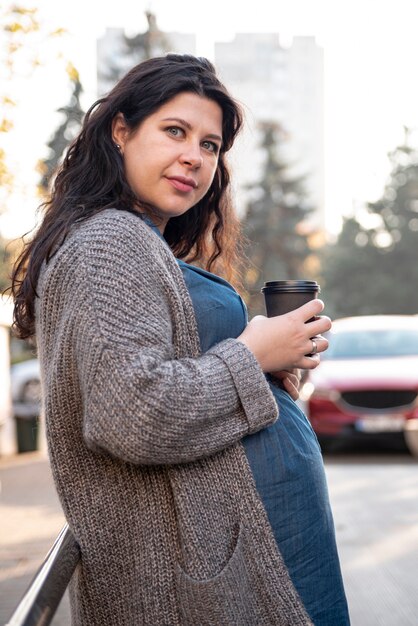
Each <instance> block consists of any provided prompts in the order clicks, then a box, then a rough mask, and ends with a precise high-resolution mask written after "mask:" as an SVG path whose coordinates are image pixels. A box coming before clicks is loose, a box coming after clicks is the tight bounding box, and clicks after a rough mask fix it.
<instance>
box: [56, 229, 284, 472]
mask: <svg viewBox="0 0 418 626" xmlns="http://www.w3.org/2000/svg"><path fill="white" fill-rule="evenodd" d="M132 219H133V220H136V222H138V221H139V220H138V219H137V218H132V217H131V218H130V220H127V221H126V222H123V226H122V227H120V225H119V223H118V228H114V226H115V225H114V224H113V229H112V236H111V237H109V236H108V234H107V233H106V229H104V230H103V229H102V230H100V231H98V232H96V233H95V234H94V236H93V237H91V238H90V239H88V238H87V240H85V241H84V242H83V244H82V245H81V247H80V248H79V254H80V255H81V256H80V259H81V262H80V273H79V276H78V280H77V281H70V283H69V284H70V287H69V288H70V289H74V290H77V293H74V294H73V296H74V297H73V298H72V297H71V294H67V298H66V301H67V302H68V303H70V302H72V301H73V302H74V306H73V309H72V311H71V316H70V318H71V320H72V327H73V337H74V340H73V341H75V345H76V349H75V354H76V358H77V366H78V370H79V373H78V377H79V380H80V389H81V393H82V404H83V407H84V415H83V431H84V439H85V441H86V443H87V445H88V446H89V447H91V448H92V449H94V450H97V451H102V452H106V453H109V454H111V455H113V456H116V457H118V458H121V459H123V460H125V461H128V462H131V463H135V464H151V465H153V464H175V463H184V462H190V461H193V460H197V459H199V458H202V457H205V456H209V455H211V454H214V453H216V452H218V451H220V450H222V449H224V448H225V447H227V446H231V445H233V444H235V443H236V442H238V441H239V440H240V439H241V438H242V437H243V436H245V435H247V434H249V433H252V432H256V431H258V430H260V429H261V428H264V427H265V426H267V425H269V424H271V423H272V422H274V421H275V419H276V418H277V414H278V408H277V404H276V402H275V400H274V397H273V395H272V393H271V391H270V388H269V385H268V383H267V381H266V378H265V376H264V374H263V372H262V370H261V368H260V367H259V365H258V362H257V361H256V359H255V357H254V355H253V354H252V352H251V351H250V350H249V349H248V348H247V347H246V346H244V344H242V343H241V342H239V341H238V340H236V339H227V340H226V341H223V342H221V343H219V344H218V345H216V346H214V347H213V348H212V349H211V350H209V351H208V352H207V353H205V354H203V355H200V356H196V357H182V356H181V355H180V356H179V355H178V354H177V353H176V348H175V346H176V345H177V344H178V343H179V335H184V337H187V328H186V327H185V325H184V317H185V312H184V301H183V300H182V296H181V293H180V292H179V289H178V287H177V288H176V280H177V281H178V280H179V278H178V277H176V276H175V275H173V274H175V272H178V275H179V276H180V281H182V277H181V272H180V270H179V269H178V267H177V263H176V262H175V259H174V257H173V264H172V266H171V267H170V257H171V256H172V254H171V252H170V251H169V250H168V249H167V250H166V251H165V244H164V243H162V242H160V241H157V238H156V237H155V235H154V234H151V233H150V232H149V233H148V232H147V230H146V229H147V227H144V226H143V225H141V226H140V227H137V228H136V229H135V228H134V229H132V228H131V229H130V230H129V229H127V228H126V224H128V226H129V223H130V222H131V221H132ZM134 225H136V223H135V224H134ZM138 229H139V230H141V232H139V233H138ZM148 230H149V229H148ZM164 253H165V257H164ZM71 284H72V287H71ZM68 296H69V297H68ZM183 297H184V294H183ZM67 306H69V304H68V305H67ZM183 341H184V338H183ZM180 343H181V342H180Z"/></svg>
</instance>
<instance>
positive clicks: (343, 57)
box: [0, 0, 418, 626]
mask: <svg viewBox="0 0 418 626" xmlns="http://www.w3.org/2000/svg"><path fill="white" fill-rule="evenodd" d="M417 19H418V7H417V6H416V3H415V2H414V0H397V1H396V2H395V0H380V1H379V0H350V2H348V0H343V1H342V2H338V3H335V2H332V0H316V1H315V2H311V1H310V0H277V1H276V2H274V3H271V2H269V1H268V0H258V2H257V3H256V4H254V3H233V2H229V3H226V2H221V1H220V0H212V2H211V3H198V4H197V3H193V2H190V0H176V2H172V1H170V0H154V1H148V2H145V1H144V2H135V3H133V2H132V1H129V0H119V2H117V3H107V2H105V3H98V2H89V3H86V2H82V1H81V0H72V2H71V3H58V2H53V1H52V0H27V1H20V2H19V1H17V2H7V0H2V2H1V3H0V81H1V89H0V290H5V289H7V287H8V286H9V283H10V278H9V277H10V271H11V266H12V263H13V260H14V259H15V258H16V255H17V254H18V253H19V251H20V250H21V246H22V242H23V240H24V237H25V235H26V236H30V231H31V230H32V229H33V228H34V227H36V223H37V220H38V219H39V216H40V214H39V212H38V211H37V207H38V206H39V205H40V204H41V202H42V201H43V200H44V199H45V198H46V195H47V193H48V188H49V185H50V184H51V180H53V176H54V172H55V169H56V167H57V166H58V165H59V164H60V162H61V160H62V158H63V155H64V153H65V150H66V148H67V147H68V145H69V143H70V142H71V140H72V139H73V138H74V136H75V135H76V134H77V132H78V130H79V129H80V124H81V121H82V118H83V115H84V113H85V111H86V110H87V109H88V108H89V107H90V106H91V104H92V103H93V102H94V101H95V100H96V99H97V98H99V97H100V96H102V95H103V94H105V93H106V92H107V91H108V90H109V89H110V88H111V87H112V85H113V84H114V83H115V82H116V80H117V79H118V78H119V77H120V76H122V75H123V74H124V73H125V71H126V70H127V69H129V68H130V67H131V66H132V65H134V64H135V63H137V62H139V61H141V60H143V59H145V58H149V57H152V56H157V55H160V54H164V53H166V52H168V51H176V52H182V53H192V54H198V55H203V56H207V57H208V58H210V59H211V60H212V61H213V62H214V63H215V65H216V67H217V69H218V72H219V74H220V76H221V78H222V79H223V81H224V82H225V83H226V85H227V86H228V87H229V89H230V91H231V92H232V94H233V95H234V96H235V97H236V98H237V99H238V100H239V101H240V102H241V104H242V106H243V108H244V112H245V117H246V127H245V129H244V131H243V133H242V135H241V137H240V138H239V139H238V141H237V142H236V145H235V146H234V148H233V150H232V152H231V156H230V160H231V166H232V170H233V181H234V197H235V203H236V208H237V211H238V214H239V216H240V218H241V220H242V224H243V228H244V233H245V235H246V237H247V239H248V243H247V245H246V255H247V260H248V263H246V265H245V268H244V290H243V294H244V296H245V299H246V301H247V304H248V307H249V312H250V315H254V314H257V313H264V307H263V302H262V299H261V294H260V289H261V286H262V285H263V283H264V281H267V280H279V279H288V278H291V279H297V278H307V279H314V280H317V281H318V282H319V283H320V285H321V298H322V299H323V300H324V301H325V303H326V310H325V312H326V313H327V314H328V315H330V316H331V317H332V318H334V319H340V318H349V321H348V322H347V321H346V322H344V323H343V324H342V325H338V324H336V326H335V327H336V330H335V331H334V337H332V336H331V339H333V338H336V339H338V341H339V343H337V342H336V343H335V345H338V346H340V345H341V346H342V345H343V344H344V338H346V337H349V346H350V350H348V351H347V350H342V352H340V353H339V352H338V350H336V351H335V353H334V354H333V355H331V353H330V357H329V359H328V362H324V364H323V367H322V364H321V366H320V367H319V368H318V371H317V378H312V377H311V378H309V377H308V376H307V375H305V376H304V379H303V387H302V397H301V401H300V402H301V404H302V405H303V407H304V408H305V409H306V412H307V414H308V416H309V418H310V419H311V422H312V424H313V426H314V428H315V430H316V432H317V434H318V437H319V438H320V440H321V443H322V445H323V450H324V453H325V451H326V454H325V457H324V458H325V464H326V470H327V474H328V479H329V483H330V490H331V498H332V501H333V506H334V511H335V516H336V525H337V537H338V540H339V544H340V550H341V555H342V564H343V573H344V575H345V578H346V582H347V585H348V593H349V599H350V603H351V604H352V607H353V608H352V615H353V624H357V625H358V626H368V625H374V624H385V625H388V626H397V625H398V624H399V625H401V624H402V625H405V624H406V625H407V624H416V612H417V609H418V601H417V600H416V598H418V594H417V590H416V585H415V583H414V582H413V579H414V576H415V575H413V574H412V572H413V570H414V571H416V567H417V566H418V553H417V551H418V504H417V503H418V499H417V496H418V493H417V491H418V487H417V480H416V455H418V443H417V432H418V429H417V427H416V424H417V423H418V400H417V396H418V347H417V346H418V317H417V314H418V288H417V286H418V82H417V81H416V78H415V77H416V63H417V59H418V37H417V36H416V23H417ZM28 233H29V234H28ZM11 309H12V305H11V302H10V300H9V299H8V298H7V293H6V294H5V295H3V296H2V297H1V301H0V476H2V482H3V491H2V495H1V498H2V499H1V500H0V510H3V513H4V515H3V516H2V519H3V521H2V522H0V537H2V539H0V542H1V544H0V550H1V552H0V565H1V566H2V573H0V601H1V600H2V599H3V598H6V597H7V598H8V604H7V606H6V609H5V613H7V611H9V613H10V611H11V609H12V608H13V607H12V604H13V603H14V601H15V600H16V599H18V598H17V595H18V593H19V592H20V591H23V588H24V585H25V584H27V582H28V578H29V579H30V575H31V574H32V573H33V571H34V569H35V567H36V565H37V563H39V561H40V559H41V557H42V555H43V551H45V550H46V549H47V547H48V545H49V543H50V542H51V541H52V539H53V537H54V534H56V532H57V531H58V530H59V524H60V523H61V522H62V521H63V518H62V514H61V511H60V507H59V504H58V502H57V501H56V497H55V495H54V491H53V487H52V483H51V480H50V474H49V467H48V463H47V459H46V452H45V439H44V435H43V428H42V420H41V419H39V406H40V382H39V365H38V362H37V359H36V352H35V349H34V346H32V345H30V344H28V343H25V342H21V341H18V340H16V339H15V338H13V336H12V334H11V331H10V325H11V318H12V310H11ZM389 315H390V316H393V317H391V320H390V323H389V324H386V322H387V321H388V316H389ZM370 316H372V317H370ZM381 316H384V320H383V321H382V319H381ZM378 318H379V319H378ZM379 320H380V321H379ZM374 330H375V331H376V332H377V331H379V333H380V334H379V336H378V340H377V341H376V342H375V344H374V347H373V348H370V351H369V352H368V351H367V350H365V349H364V345H365V342H364V340H363V339H362V340H361V341H357V340H356V337H357V335H356V333H359V335H358V336H359V337H361V338H364V337H365V336H368V337H369V336H370V334H371V333H372V332H373V331H374ZM353 333H354V334H353ZM365 333H366V335H365ZM337 334H338V335H339V337H338V338H337ZM395 344H396V347H395V348H394V345H395ZM354 345H358V346H359V347H358V349H357V350H355V349H352V347H353V346H354ZM376 346H377V347H376ZM321 368H322V369H321ZM336 372H338V375H336ZM330 415H332V419H331V418H330ZM371 504H373V506H371ZM47 518H48V520H49V524H48V523H47V522H46V521H45V520H46V519H47ZM383 519H384V520H385V522H384V523H382V520H383ZM45 524H47V525H46V526H45ZM2 525H3V526H2ZM41 526H42V528H43V530H42V531H40V527H41ZM45 528H47V529H48V530H46V531H45ZM28 554H29V556H28ZM371 578H373V580H374V583H373V584H372V585H370V579H371ZM16 601H17V600H16ZM0 604H1V602H0ZM65 610H67V613H63V615H62V617H61V618H59V616H58V618H57V619H58V620H59V619H61V620H62V622H61V623H62V624H65V623H68V621H67V620H68V607H67V609H65V606H64V609H62V611H65ZM3 617H4V619H6V618H7V615H6V614H5V615H3V614H2V613H1V612H0V620H1V619H2V618H3ZM57 623H58V622H57ZM336 626H337V625H336Z"/></svg>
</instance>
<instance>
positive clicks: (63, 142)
mask: <svg viewBox="0 0 418 626" xmlns="http://www.w3.org/2000/svg"><path fill="white" fill-rule="evenodd" d="M67 72H68V75H69V78H70V81H71V84H72V93H71V97H70V100H69V102H68V104H67V105H66V106H65V107H61V108H60V109H58V112H59V113H62V114H63V116H64V119H63V121H62V122H61V124H60V125H59V126H58V128H57V129H56V131H55V132H54V134H53V135H52V137H51V139H50V140H49V142H48V144H47V146H48V148H49V156H48V157H47V158H46V159H44V160H41V161H40V162H39V164H38V169H39V171H40V173H41V176H42V177H41V181H40V184H39V186H40V191H41V193H46V192H47V191H48V186H49V183H50V181H51V177H52V176H53V174H54V172H55V170H56V168H57V166H58V165H59V164H60V162H61V160H62V157H63V155H64V152H65V150H66V149H67V147H68V145H69V143H70V142H71V141H72V140H73V139H74V138H75V136H76V135H77V133H78V131H79V130H80V128H81V123H82V120H83V117H84V111H83V109H82V107H81V104H80V95H81V93H82V90H83V88H82V86H81V83H80V77H79V74H78V72H77V70H76V68H75V67H74V66H73V65H72V64H71V63H69V64H68V66H67Z"/></svg>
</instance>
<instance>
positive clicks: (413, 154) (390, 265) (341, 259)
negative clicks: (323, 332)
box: [321, 133, 418, 317]
mask: <svg viewBox="0 0 418 626" xmlns="http://www.w3.org/2000/svg"><path fill="white" fill-rule="evenodd" d="M389 157H390V160H391V163H392V170H391V173H390V176H389V179H388V182H387V184H386V187H385V189H384V192H383V194H382V197H381V198H380V199H379V200H378V201H377V202H375V203H369V205H368V213H369V215H371V216H373V218H374V223H375V226H374V227H373V228H366V227H364V226H362V225H361V224H360V223H359V222H358V221H357V220H356V219H355V218H351V219H349V220H345V222H344V225H343V229H342V231H341V233H340V235H339V238H338V240H337V242H336V243H335V244H334V245H332V246H328V247H327V248H326V249H324V251H323V254H322V259H321V264H322V279H321V280H322V283H323V285H324V287H325V288H324V290H323V297H324V300H325V301H326V302H327V306H328V307H329V308H327V312H329V313H331V314H332V315H333V316H334V317H342V316H346V315H366V314H378V313H384V314H390V313H405V314H415V313H418V288H417V287H418V151H417V150H414V149H412V148H411V147H410V146H409V145H408V133H407V135H406V139H405V144H404V145H402V146H399V147H397V148H396V149H395V150H394V151H393V152H392V153H391V154H390V155H389Z"/></svg>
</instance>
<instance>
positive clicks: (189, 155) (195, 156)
mask: <svg viewBox="0 0 418 626" xmlns="http://www.w3.org/2000/svg"><path fill="white" fill-rule="evenodd" d="M180 161H181V162H182V163H183V165H188V166H189V167H192V168H193V169H196V168H199V167H202V164H203V157H202V154H201V151H200V146H192V145H189V146H188V147H187V148H186V149H185V150H184V151H183V152H182V154H181V156H180Z"/></svg>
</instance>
